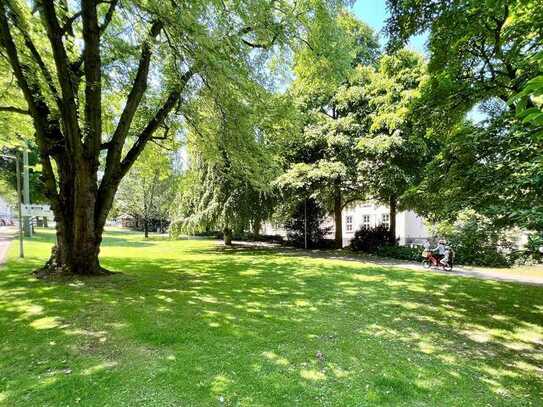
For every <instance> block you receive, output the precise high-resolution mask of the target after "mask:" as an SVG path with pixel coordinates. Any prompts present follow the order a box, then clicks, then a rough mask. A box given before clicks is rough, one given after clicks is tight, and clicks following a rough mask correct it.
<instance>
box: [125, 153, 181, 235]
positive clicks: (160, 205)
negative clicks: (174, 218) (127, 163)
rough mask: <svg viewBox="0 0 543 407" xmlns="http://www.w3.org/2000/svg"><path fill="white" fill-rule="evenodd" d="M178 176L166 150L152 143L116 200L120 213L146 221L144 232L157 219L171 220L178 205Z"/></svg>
mask: <svg viewBox="0 0 543 407" xmlns="http://www.w3.org/2000/svg"><path fill="white" fill-rule="evenodd" d="M176 185H177V177H176V174H175V173H174V171H173V167H172V162H171V159H170V157H169V156H168V154H165V151H164V149H163V147H161V146H157V145H153V144H150V145H148V146H147V147H146V148H145V150H144V151H143V153H142V155H141V157H140V159H139V160H138V161H136V163H134V165H133V166H132V168H131V169H130V171H129V172H128V174H127V175H126V177H124V178H123V180H122V181H121V184H120V185H119V190H118V191H117V195H116V198H115V206H114V207H115V209H116V213H117V214H120V215H128V216H131V217H133V218H134V219H136V220H138V221H140V220H141V222H143V225H142V226H143V233H144V235H145V237H146V238H147V237H149V228H150V227H151V225H152V222H153V221H155V220H160V221H164V222H165V225H167V224H168V223H169V219H170V216H171V213H172V210H173V208H174V204H175V195H176Z"/></svg>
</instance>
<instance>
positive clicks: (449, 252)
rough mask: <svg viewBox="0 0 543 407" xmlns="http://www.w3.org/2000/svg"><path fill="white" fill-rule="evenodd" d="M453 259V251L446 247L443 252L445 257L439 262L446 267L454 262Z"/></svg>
mask: <svg viewBox="0 0 543 407" xmlns="http://www.w3.org/2000/svg"><path fill="white" fill-rule="evenodd" d="M452 258H453V251H452V249H451V248H450V247H449V246H445V250H444V252H443V257H442V258H441V259H440V260H439V262H440V263H441V264H442V265H444V266H450V265H451V264H449V263H450V262H451V261H452Z"/></svg>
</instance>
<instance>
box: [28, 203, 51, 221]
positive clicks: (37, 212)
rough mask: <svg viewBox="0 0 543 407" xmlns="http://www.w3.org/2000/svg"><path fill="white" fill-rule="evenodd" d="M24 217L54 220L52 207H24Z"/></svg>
mask: <svg viewBox="0 0 543 407" xmlns="http://www.w3.org/2000/svg"><path fill="white" fill-rule="evenodd" d="M21 209H22V215H23V216H30V217H33V218H34V217H40V218H47V219H48V220H54V217H55V216H54V214H53V211H52V210H51V206H50V205H36V204H31V205H22V208H21Z"/></svg>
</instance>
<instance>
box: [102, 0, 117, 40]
mask: <svg viewBox="0 0 543 407" xmlns="http://www.w3.org/2000/svg"><path fill="white" fill-rule="evenodd" d="M118 2H119V0H112V2H111V3H110V4H109V8H108V9H107V12H106V15H105V16H104V21H103V22H102V25H101V26H100V33H101V34H102V33H104V32H105V31H106V29H107V26H108V25H109V23H111V20H112V19H113V14H115V7H117V3H118Z"/></svg>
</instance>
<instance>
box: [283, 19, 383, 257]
mask: <svg viewBox="0 0 543 407" xmlns="http://www.w3.org/2000/svg"><path fill="white" fill-rule="evenodd" d="M314 42H316V43H317V44H319V45H318V46H319V48H317V47H314V46H313V43H314ZM378 52H379V43H378V41H377V38H376V36H375V34H374V33H373V31H372V30H371V29H370V28H369V27H368V26H367V25H366V24H364V23H362V22H361V21H358V20H356V19H355V18H354V17H353V16H352V15H350V14H348V13H342V14H340V15H339V16H338V18H337V19H336V21H335V22H334V25H332V26H328V27H326V30H324V29H322V27H320V26H317V27H314V31H310V35H309V37H308V45H307V46H306V47H304V48H302V49H300V50H299V51H298V54H297V55H296V58H295V62H296V63H295V67H294V71H295V73H296V76H297V77H296V80H295V81H294V83H293V85H292V90H291V91H292V94H293V95H294V96H295V97H296V100H297V102H298V108H299V109H300V112H301V113H302V120H303V131H302V132H301V133H300V134H299V135H298V136H297V137H293V138H292V139H291V140H290V141H289V142H288V143H287V144H286V145H285V146H284V151H285V156H286V157H287V160H286V161H287V162H286V163H287V168H286V172H285V174H283V175H282V176H281V178H280V179H279V180H278V182H279V183H280V185H282V187H283V188H284V189H286V190H287V191H290V193H291V194H292V193H293V194H294V195H297V196H298V197H299V198H302V199H307V198H309V197H311V198H316V199H318V200H319V201H320V202H322V203H324V204H325V206H326V207H327V208H328V209H329V211H330V212H331V213H333V214H334V223H335V240H336V246H337V247H342V246H343V234H342V232H343V225H342V211H343V208H344V207H345V205H346V204H348V203H349V202H350V201H352V200H354V199H356V198H360V197H361V196H362V193H361V188H360V184H359V177H358V173H357V168H356V163H357V152H356V144H357V141H358V138H359V133H360V126H359V124H358V123H357V122H356V120H355V118H354V117H353V116H352V115H350V111H349V109H348V108H347V107H346V106H343V107H341V106H339V101H338V98H339V97H341V93H342V92H345V90H344V89H343V88H342V85H345V84H347V82H348V78H349V76H350V75H351V73H352V71H353V69H354V66H355V65H356V64H370V65H371V64H374V63H375V62H376V58H377V55H378Z"/></svg>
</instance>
